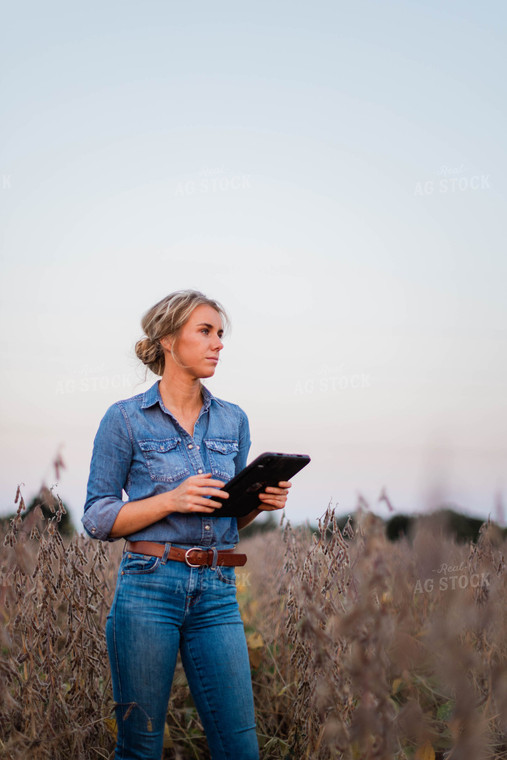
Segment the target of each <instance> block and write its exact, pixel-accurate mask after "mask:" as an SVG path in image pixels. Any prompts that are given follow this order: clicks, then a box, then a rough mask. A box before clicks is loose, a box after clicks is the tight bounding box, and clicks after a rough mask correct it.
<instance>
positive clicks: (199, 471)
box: [197, 467, 202, 475]
mask: <svg viewBox="0 0 507 760" xmlns="http://www.w3.org/2000/svg"><path fill="white" fill-rule="evenodd" d="M197 472H198V473H199V475H200V474H201V473H202V469H201V468H200V467H199V469H198V470H197Z"/></svg>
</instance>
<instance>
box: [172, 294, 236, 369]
mask: <svg viewBox="0 0 507 760" xmlns="http://www.w3.org/2000/svg"><path fill="white" fill-rule="evenodd" d="M222 335H223V327H222V319H221V317H220V314H219V313H218V312H217V311H215V309H214V308H213V307H212V306H208V305H207V304H201V305H200V306H196V307H195V309H194V310H193V312H192V314H191V315H190V317H189V318H188V319H187V321H186V322H185V324H184V325H183V327H182V328H181V330H180V331H179V333H178V335H177V336H176V338H170V337H166V338H163V339H162V340H161V341H160V342H161V344H162V345H163V346H164V348H167V350H169V351H170V348H171V346H172V347H173V351H174V354H175V356H176V359H177V361H176V365H177V366H181V368H182V369H185V371H186V372H190V373H191V374H192V376H193V377H211V376H212V375H214V374H215V369H216V366H217V364H218V356H219V353H220V351H221V350H222V348H223V347H224V344H223V343H222V340H221V338H222ZM171 359H172V356H171V354H170V353H169V354H168V355H166V362H167V361H168V360H169V361H170V360H171ZM172 360H173V361H174V359H172Z"/></svg>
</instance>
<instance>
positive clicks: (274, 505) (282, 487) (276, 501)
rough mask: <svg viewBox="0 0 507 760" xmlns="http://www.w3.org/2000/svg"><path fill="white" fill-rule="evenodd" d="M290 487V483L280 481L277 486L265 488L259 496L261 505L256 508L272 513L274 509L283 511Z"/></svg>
mask: <svg viewBox="0 0 507 760" xmlns="http://www.w3.org/2000/svg"><path fill="white" fill-rule="evenodd" d="M291 485H292V483H290V482H289V481H288V480H281V481H280V482H279V483H278V486H266V490H265V491H263V492H262V493H260V494H259V499H260V502H261V503H260V504H259V506H258V507H257V508H258V509H261V510H263V511H266V512H272V511H273V510H274V509H283V508H284V507H285V502H286V501H287V496H288V494H289V488H290V487H291Z"/></svg>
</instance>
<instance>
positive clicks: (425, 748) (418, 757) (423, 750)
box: [414, 742, 435, 760]
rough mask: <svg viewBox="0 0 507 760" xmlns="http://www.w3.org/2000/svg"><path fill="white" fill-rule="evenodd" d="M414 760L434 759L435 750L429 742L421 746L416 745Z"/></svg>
mask: <svg viewBox="0 0 507 760" xmlns="http://www.w3.org/2000/svg"><path fill="white" fill-rule="evenodd" d="M414 760H435V750H434V749H433V747H432V746H431V744H430V742H426V743H425V744H423V745H422V747H418V749H417V750H416V753H415V755H414Z"/></svg>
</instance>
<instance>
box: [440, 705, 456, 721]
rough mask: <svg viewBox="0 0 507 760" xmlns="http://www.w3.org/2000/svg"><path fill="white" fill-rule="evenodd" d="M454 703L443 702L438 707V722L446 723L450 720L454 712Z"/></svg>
mask: <svg viewBox="0 0 507 760" xmlns="http://www.w3.org/2000/svg"><path fill="white" fill-rule="evenodd" d="M454 707H455V705H454V702H453V701H452V699H450V700H449V701H448V702H444V704H443V705H440V707H439V708H438V710H437V718H438V720H443V721H445V722H447V721H448V720H450V719H451V716H452V713H453V711H454Z"/></svg>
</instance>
